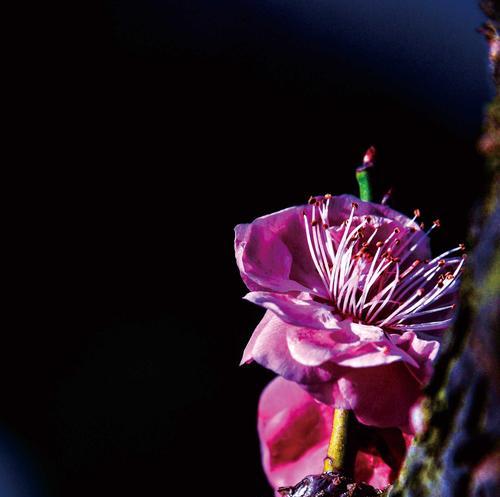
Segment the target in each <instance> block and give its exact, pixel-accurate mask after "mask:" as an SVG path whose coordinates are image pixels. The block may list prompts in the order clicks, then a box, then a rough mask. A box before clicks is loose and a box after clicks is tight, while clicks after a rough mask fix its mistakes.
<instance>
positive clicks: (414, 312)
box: [304, 195, 465, 334]
mask: <svg viewBox="0 0 500 497" xmlns="http://www.w3.org/2000/svg"><path fill="white" fill-rule="evenodd" d="M332 200H333V197H332V196H331V195H325V196H324V197H322V198H320V199H317V198H312V199H311V200H310V202H309V203H310V204H311V206H312V214H311V217H310V218H308V216H307V213H306V212H304V225H305V232H306V238H307V244H308V246H309V252H310V254H311V259H312V261H313V263H314V266H315V268H316V271H317V272H318V274H319V276H320V278H321V281H322V283H323V286H324V288H325V289H326V292H327V295H328V301H329V303H330V304H331V305H332V306H333V308H334V312H335V313H336V314H340V315H342V316H343V317H351V318H352V319H353V320H354V321H356V322H360V323H364V324H371V325H376V326H380V327H382V328H384V329H391V330H395V331H399V332H404V331H415V332H420V333H424V334H425V333H429V332H433V331H439V330H444V329H446V328H447V327H448V326H449V324H450V323H451V317H450V316H451V309H453V308H454V307H455V303H454V302H453V294H454V287H455V286H456V285H457V284H458V280H459V278H458V277H459V275H460V274H461V272H462V266H463V264H464V261H465V254H464V255H462V256H459V257H456V256H454V257H450V258H447V259H445V258H446V257H448V256H450V255H452V254H454V253H456V252H459V251H463V250H464V246H463V245H459V246H458V247H455V248H453V249H451V250H448V251H446V252H444V253H442V254H440V255H439V256H438V257H435V258H434V259H432V260H420V259H418V258H417V254H418V248H419V246H420V245H421V244H422V242H424V240H426V239H427V236H428V235H429V233H430V232H431V231H432V230H433V229H435V228H437V227H439V225H440V223H439V220H436V221H434V222H433V224H432V226H431V228H430V229H429V230H427V231H426V232H424V231H422V230H420V229H417V228H416V227H415V220H416V219H417V218H418V217H419V216H420V212H419V211H418V210H416V211H415V213H414V214H415V216H414V218H413V219H411V220H410V221H408V223H406V225H404V226H403V225H400V224H399V223H397V222H396V221H392V220H388V219H382V218H379V217H375V216H367V215H364V216H355V212H356V210H357V209H358V204H356V203H354V202H353V203H352V207H351V212H350V215H349V218H348V219H345V220H344V221H343V222H342V223H341V225H340V226H335V227H333V226H330V225H329V221H328V219H329V218H328V210H329V207H330V202H331V201H332ZM321 294H322V295H324V292H321Z"/></svg>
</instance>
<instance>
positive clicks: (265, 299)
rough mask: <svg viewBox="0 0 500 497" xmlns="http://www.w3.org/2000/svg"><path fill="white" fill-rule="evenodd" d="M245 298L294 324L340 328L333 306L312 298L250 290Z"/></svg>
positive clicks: (320, 327) (319, 327)
mask: <svg viewBox="0 0 500 497" xmlns="http://www.w3.org/2000/svg"><path fill="white" fill-rule="evenodd" d="M304 297H305V296H304ZM244 298H245V300H248V301H249V302H252V303H254V304H257V305H260V306H262V307H264V308H266V309H269V310H271V311H273V312H274V313H275V314H276V315H277V316H278V317H280V318H281V319H282V320H283V321H285V322H287V323H290V324H292V325H296V326H307V327H309V328H318V329H339V328H340V326H339V324H338V321H339V320H338V319H337V318H336V317H335V315H334V314H333V313H332V307H331V306H329V305H326V304H321V303H319V302H315V301H314V300H312V299H310V298H298V297H294V296H292V295H290V294H280V293H273V292H250V293H248V294H247V295H245V297H244Z"/></svg>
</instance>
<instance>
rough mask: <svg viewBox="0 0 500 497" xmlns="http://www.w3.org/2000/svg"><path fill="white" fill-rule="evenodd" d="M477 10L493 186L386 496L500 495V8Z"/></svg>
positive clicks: (484, 144) (485, 146) (488, 5)
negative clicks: (486, 73) (419, 414)
mask: <svg viewBox="0 0 500 497" xmlns="http://www.w3.org/2000/svg"><path fill="white" fill-rule="evenodd" d="M481 6H482V7H483V10H484V12H485V13H486V15H487V16H488V17H489V19H490V21H489V22H488V23H486V24H485V26H484V27H483V29H482V30H481V31H482V33H483V34H484V35H485V37H486V38H487V41H488V43H489V47H490V61H491V66H492V67H491V69H492V74H493V78H494V80H495V83H496V87H497V95H496V97H495V99H494V101H493V102H492V103H491V104H490V106H489V109H488V112H487V116H486V121H485V130H484V135H483V137H482V139H481V141H480V145H479V146H480V149H481V150H482V152H483V153H484V154H485V156H486V163H487V169H488V172H487V176H488V180H489V183H488V184H489V185H490V186H489V189H488V192H487V194H486V196H485V199H484V201H483V202H482V206H481V207H480V209H479V210H478V212H477V215H476V221H475V222H474V223H473V226H472V228H471V240H470V243H469V245H472V246H473V247H474V249H473V253H472V256H471V258H470V262H469V264H468V269H467V271H466V274H465V277H464V285H463V291H462V295H461V310H460V312H459V316H458V320H457V322H456V325H455V326H454V329H453V330H452V331H451V332H450V333H449V334H448V337H449V339H448V341H447V342H446V343H445V344H444V345H443V347H442V351H441V354H440V356H439V358H438V361H437V364H436V369H435V374H434V376H433V379H432V381H431V384H430V385H429V387H428V389H427V395H428V399H427V402H426V407H425V417H426V421H427V426H428V427H427V429H426V430H425V431H424V433H423V434H421V435H420V436H419V437H418V438H417V440H416V443H415V445H414V446H413V447H412V448H411V450H410V452H409V454H408V457H407V460H406V463H405V466H404V469H403V471H402V472H401V475H400V478H399V480H398V481H397V482H396V484H395V485H394V487H393V488H392V490H391V491H390V492H389V495H390V497H461V496H464V497H465V496H467V497H497V496H500V445H499V440H500V364H499V362H500V334H499V331H498V311H499V297H498V294H499V279H500V253H499V250H498V239H499V232H500V207H499V202H498V200H499V192H498V174H499V170H500V95H499V91H500V86H499V85H500V64H499V54H498V51H497V50H498V49H499V44H498V31H497V30H498V28H499V21H500V5H499V2H498V1H491V0H488V1H484V2H481Z"/></svg>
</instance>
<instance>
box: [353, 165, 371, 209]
mask: <svg viewBox="0 0 500 497" xmlns="http://www.w3.org/2000/svg"><path fill="white" fill-rule="evenodd" d="M356 179H357V180H358V185H359V198H360V199H361V200H364V201H366V202H371V199H372V190H371V187H370V178H369V174H368V170H367V169H364V170H363V171H356Z"/></svg>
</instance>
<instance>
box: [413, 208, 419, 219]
mask: <svg viewBox="0 0 500 497" xmlns="http://www.w3.org/2000/svg"><path fill="white" fill-rule="evenodd" d="M413 215H414V216H415V217H420V209H415V210H414V211H413Z"/></svg>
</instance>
